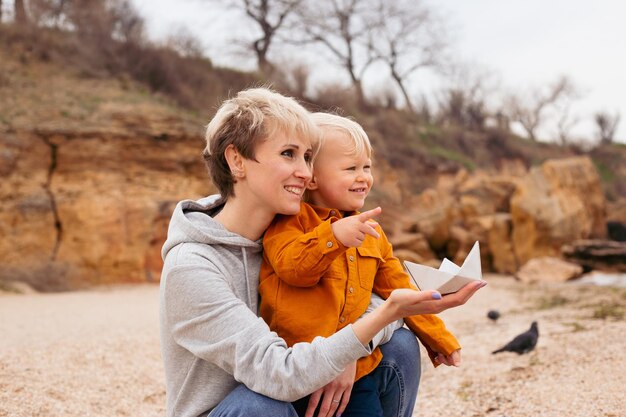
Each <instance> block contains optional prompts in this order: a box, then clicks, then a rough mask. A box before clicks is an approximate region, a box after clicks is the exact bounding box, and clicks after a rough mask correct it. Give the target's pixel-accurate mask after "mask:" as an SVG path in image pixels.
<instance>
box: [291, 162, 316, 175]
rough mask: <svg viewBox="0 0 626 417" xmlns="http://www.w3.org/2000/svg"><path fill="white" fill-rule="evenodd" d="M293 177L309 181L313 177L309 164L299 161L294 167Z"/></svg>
mask: <svg viewBox="0 0 626 417" xmlns="http://www.w3.org/2000/svg"><path fill="white" fill-rule="evenodd" d="M295 175H296V176H297V177H300V178H305V179H307V178H308V179H310V178H311V177H312V176H313V174H312V168H311V164H309V162H307V161H306V160H304V159H302V160H300V163H299V164H298V166H297V167H296V172H295Z"/></svg>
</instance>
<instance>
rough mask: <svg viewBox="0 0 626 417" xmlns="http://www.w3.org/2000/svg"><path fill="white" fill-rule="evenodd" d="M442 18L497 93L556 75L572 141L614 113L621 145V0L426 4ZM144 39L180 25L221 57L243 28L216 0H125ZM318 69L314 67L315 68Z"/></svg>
mask: <svg viewBox="0 0 626 417" xmlns="http://www.w3.org/2000/svg"><path fill="white" fill-rule="evenodd" d="M427 1H428V4H430V5H431V8H432V9H433V10H435V11H437V12H438V13H439V14H440V15H441V16H443V18H444V20H445V22H446V24H447V27H448V28H449V32H450V34H451V37H452V44H453V46H454V49H455V50H456V51H457V56H458V57H459V58H461V59H463V60H465V61H468V62H472V63H476V66H477V67H480V68H482V69H483V70H487V71H488V72H490V73H492V74H495V76H496V78H497V79H498V80H499V86H500V87H501V88H502V89H509V90H513V91H523V90H527V89H531V88H534V87H541V86H546V85H548V84H549V83H550V82H552V81H554V80H555V79H556V78H557V77H558V76H560V75H567V76H568V77H570V79H571V80H573V81H574V83H575V84H576V86H577V87H578V89H579V91H580V92H581V98H580V99H579V100H578V101H577V103H576V105H575V106H574V107H573V108H572V114H573V115H577V116H578V117H579V118H580V119H581V121H580V122H579V123H578V125H577V127H576V130H575V131H576V133H577V134H578V135H580V136H586V137H589V136H592V135H593V134H594V133H593V132H594V128H595V126H594V124H593V121H592V115H593V113H594V112H596V111H599V110H604V111H608V112H610V113H615V112H620V113H621V115H622V120H621V122H620V126H619V129H618V134H617V138H618V140H619V141H620V142H626V52H625V49H624V46H623V42H624V41H625V40H626V2H624V1H621V0H595V1H590V0H549V1H545V0H523V1H522V0H427ZM133 2H134V3H135V4H136V6H137V8H138V10H139V12H140V13H141V14H142V15H143V16H144V17H145V18H146V20H147V28H148V33H149V35H150V36H151V37H152V38H154V39H162V38H164V37H165V36H166V35H167V34H168V33H171V32H172V31H174V30H175V29H176V28H178V27H181V26H184V27H186V28H187V29H188V30H189V31H191V32H192V33H194V34H196V35H197V36H199V37H200V38H201V40H202V43H203V45H204V46H205V47H206V51H207V54H208V55H209V56H210V58H211V59H212V60H214V61H215V62H216V63H218V64H221V65H230V66H235V65H244V64H242V63H241V62H240V61H239V60H238V59H237V58H236V57H233V56H227V55H226V54H225V53H224V51H225V39H227V37H229V36H233V35H234V34H235V33H236V32H235V31H245V30H247V29H246V27H245V26H243V25H242V24H237V23H234V22H239V20H235V14H234V13H233V12H226V13H224V11H223V10H220V9H219V8H218V7H217V6H216V4H218V3H219V2H218V1H216V0H178V1H175V0H133ZM320 67H322V66H320Z"/></svg>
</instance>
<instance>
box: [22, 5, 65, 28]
mask: <svg viewBox="0 0 626 417" xmlns="http://www.w3.org/2000/svg"><path fill="white" fill-rule="evenodd" d="M71 2H72V0H29V2H28V9H29V11H30V13H31V17H32V20H33V21H34V22H35V23H36V24H37V25H38V26H48V27H53V28H65V29H72V27H71V24H70V23H69V22H68V20H67V8H68V6H70V5H71Z"/></svg>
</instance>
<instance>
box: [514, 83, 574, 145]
mask: <svg viewBox="0 0 626 417" xmlns="http://www.w3.org/2000/svg"><path fill="white" fill-rule="evenodd" d="M577 95H578V94H577V91H576V87H575V86H574V84H573V83H572V82H571V81H570V79H569V78H567V77H565V76H561V77H559V78H558V79H557V80H556V81H555V82H554V83H553V84H552V85H550V86H548V88H547V90H545V91H541V90H538V89H535V90H533V91H532V92H531V94H530V96H529V98H528V99H527V100H526V101H523V100H522V99H521V98H520V97H518V96H511V97H509V101H508V105H507V107H508V109H509V112H510V117H511V120H512V121H514V122H518V123H519V124H520V125H521V126H522V128H523V129H524V131H525V132H526V134H527V135H528V138H529V139H530V140H532V141H534V142H536V141H537V131H538V130H539V128H540V127H541V126H542V125H543V124H544V123H545V116H546V113H547V110H549V109H550V108H554V107H555V106H556V105H557V104H558V103H559V102H562V101H566V100H572V99H574V98H575V97H577Z"/></svg>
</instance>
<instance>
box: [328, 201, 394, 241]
mask: <svg viewBox="0 0 626 417" xmlns="http://www.w3.org/2000/svg"><path fill="white" fill-rule="evenodd" d="M381 211H382V209H381V208H380V207H376V208H375V209H372V210H369V211H364V212H363V213H360V214H357V215H355V216H349V217H345V218H343V219H341V220H337V221H336V222H334V223H333V224H332V225H331V228H332V230H333V234H334V235H335V239H337V240H338V241H339V242H341V244H342V245H344V246H347V247H358V246H361V244H362V243H363V241H364V240H365V236H366V235H370V236H374V237H375V238H376V239H378V238H379V237H380V235H379V234H378V232H377V231H376V229H375V228H376V226H378V223H376V222H375V221H373V220H371V219H372V218H373V217H374V216H378V215H379V214H380V213H381Z"/></svg>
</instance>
